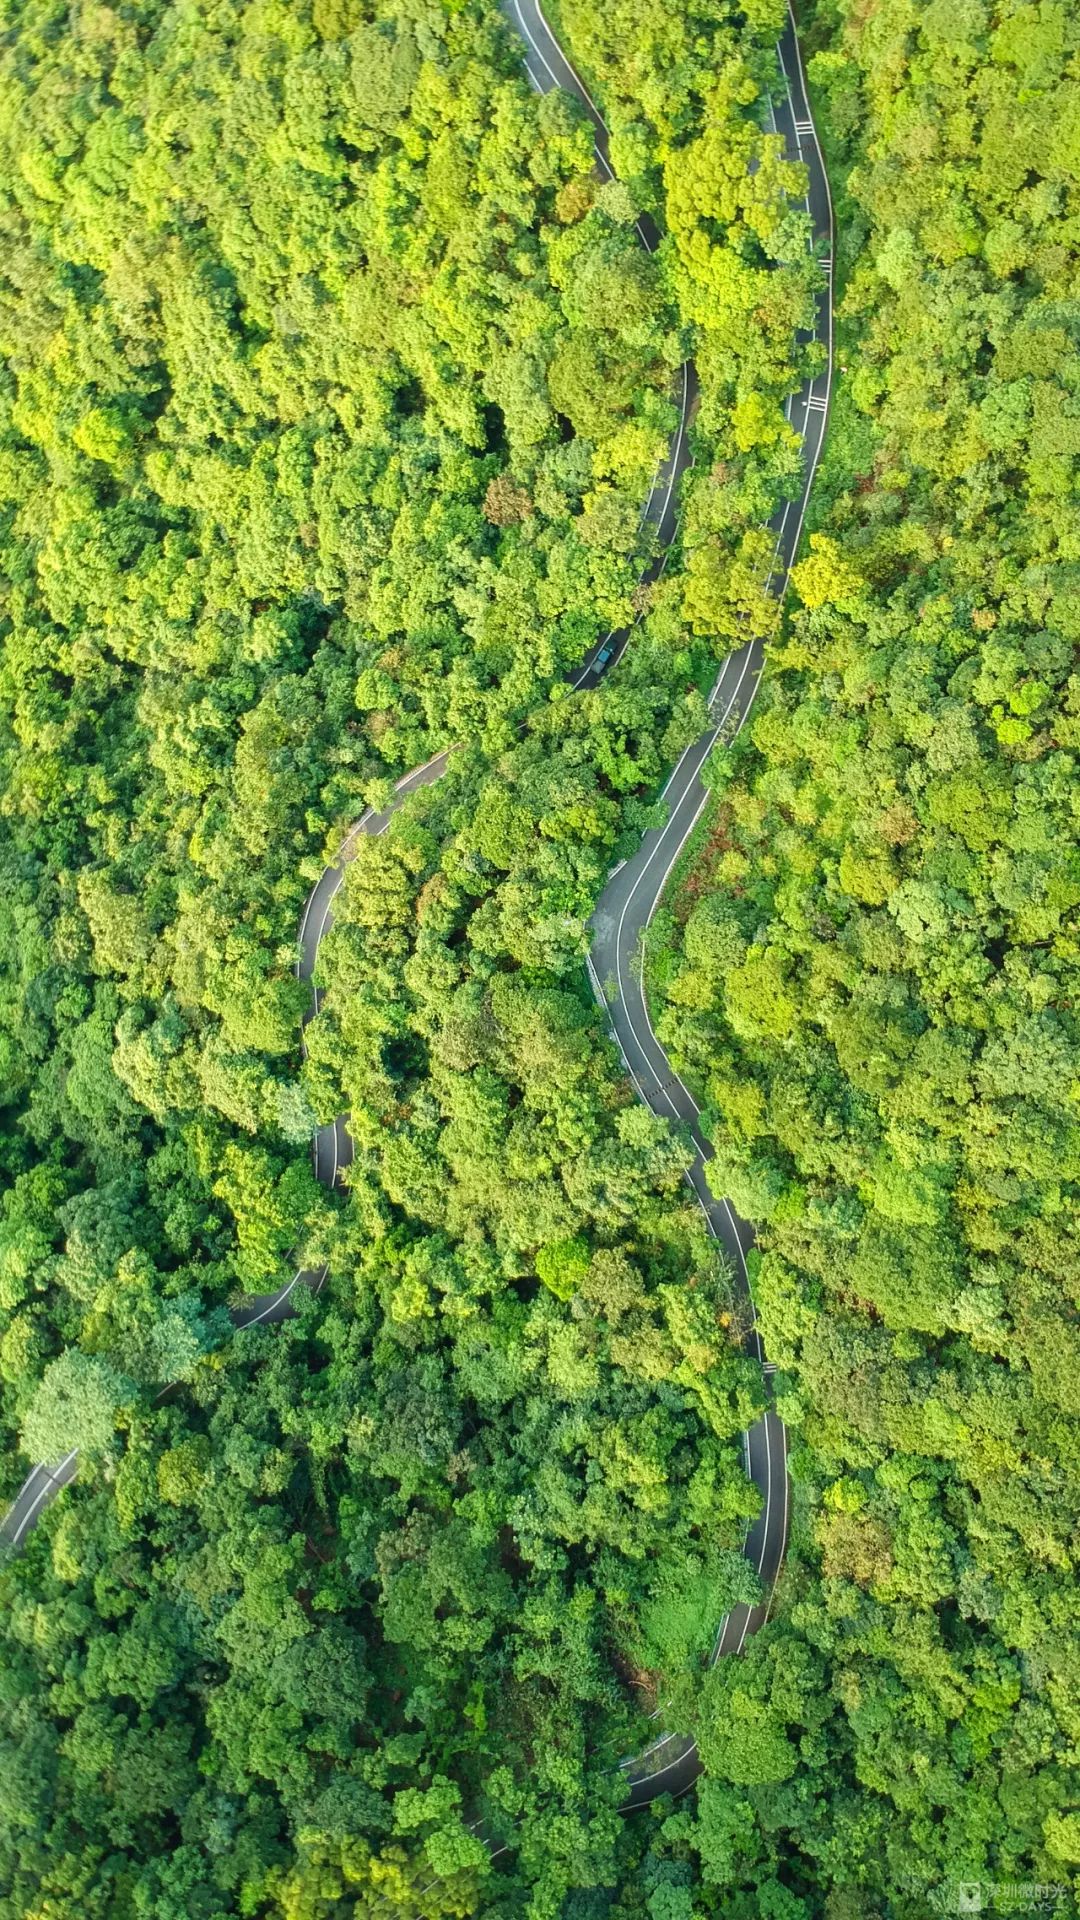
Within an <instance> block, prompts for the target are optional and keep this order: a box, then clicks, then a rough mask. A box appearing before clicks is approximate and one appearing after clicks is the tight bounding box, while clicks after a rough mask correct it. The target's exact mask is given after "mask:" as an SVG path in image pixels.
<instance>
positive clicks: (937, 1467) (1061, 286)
mask: <svg viewBox="0 0 1080 1920" xmlns="http://www.w3.org/2000/svg"><path fill="white" fill-rule="evenodd" d="M813 44H814V45H816V46H817V49H818V51H817V52H816V54H815V56H814V58H813V59H812V61H811V64H810V75H811V80H812V81H813V82H814V83H816V88H817V98H818V100H819V102H820V103H821V109H822V119H823V124H824V127H825V129H826V132H827V134H828V136H829V138H830V140H831V143H832V145H831V151H832V175H833V181H834V187H835V188H839V189H841V191H840V193H839V195H838V206H837V227H838V234H839V236H840V258H841V264H842V267H843V277H844V292H843V297H842V300H841V303H840V308H839V339H838V352H837V359H838V363H839V366H840V367H841V368H843V372H841V373H839V374H838V382H837V388H836V392H835V396H834V406H833V419H832V425H831V428H830V441H829V450H828V453H827V457H826V464H825V468H824V470H823V472H822V474H821V476H820V479H819V482H818V486H817V489H816V492H815V495H814V501H813V506H812V528H813V531H812V533H811V538H810V543H809V547H808V549H807V550H806V551H805V554H804V558H803V559H802V561H801V563H800V565H798V566H797V567H796V569H795V572H794V587H795V590H796V596H797V598H796V599H795V601H794V602H793V605H792V607H791V608H790V609H789V621H788V625H787V628H786V631H785V633H784V635H783V637H782V639H781V641H780V642H779V643H778V644H777V645H776V647H775V648H774V649H773V651H772V655H771V660H770V668H769V672H768V675H767V677H766V683H765V686H764V687H763V690H762V695H761V697H760V699H759V702H758V705H757V707H756V710H755V713H754V716H753V719H752V721H751V723H750V725H749V727H748V728H747V730H746V733H745V734H744V736H743V738H742V739H741V740H740V742H739V745H738V748H737V749H736V750H735V752H734V753H733V754H731V753H729V754H728V755H727V756H726V757H725V758H724V760H723V762H722V764H721V766H720V767H718V769H717V774H718V784H717V791H716V795H715V799H714V803H713V806H712V809H711V811H710V813H709V815H708V816H707V817H706V819H705V820H704V822H703V824H702V829H701V832H700V835H699V837H698V839H697V841H696V843H695V845H694V847H693V849H692V850H691V852H690V855H689V857H688V859H687V861H686V862H685V864H684V869H683V872H682V873H681V875H680V876H679V884H678V885H677V887H676V888H675V890H674V891H673V893H672V895H671V896H670V898H669V902H668V910H667V912H666V913H665V914H664V916H663V917H662V919H661V920H660V921H658V922H657V923H656V924H655V925H654V930H653V934H652V937H651V949H650V953H649V959H648V967H649V977H650V983H651V998H652V1005H653V1010H654V1017H655V1020H656V1026H657V1031H658V1033H659V1035H660V1038H661V1040H662V1042H663V1044H664V1045H665V1046H666V1047H667V1049H668V1051H669V1054H670V1057H671V1059H672V1061H673V1063H674V1064H675V1065H676V1066H677V1067H678V1068H679V1069H680V1070H681V1071H682V1072H683V1073H685V1074H686V1075H687V1076H688V1077H689V1078H690V1080H691V1082H692V1083H693V1084H695V1085H696V1086H697V1088H698V1090H699V1093H700V1095H701V1097H702V1098H703V1099H704V1100H705V1102H706V1104H707V1109H708V1113H709V1116H710V1130H711V1134H712V1138H713V1140H714V1142H715V1146H716V1163H715V1165H716V1175H715V1179H716V1184H717V1186H718V1188H719V1189H720V1190H722V1191H725V1192H727V1193H730V1194H731V1195H732V1196H733V1198H734V1200H735V1202H736V1204H737V1205H738V1206H739V1207H740V1208H741V1209H742V1210H743V1211H744V1212H745V1213H746V1214H747V1215H748V1217H750V1218H751V1219H754V1220H755V1221H757V1222H759V1223H761V1226H760V1234H761V1255H760V1267H759V1271H758V1274H757V1277H756V1281H755V1293H756V1299H757V1303H758V1309H759V1313H760V1317H761V1321H762V1325H763V1328H764V1332H765V1337H766V1341H767V1345H768V1349H769V1352H770V1354H771V1356H772V1358H773V1359H774V1360H775V1361H777V1362H778V1363H779V1364H780V1367H781V1370H782V1372H781V1382H780V1387H779V1393H780V1406H781V1410H782V1412H783V1417H784V1419H785V1421H786V1422H788V1424H789V1429H790V1430H791V1432H792V1434H793V1437H794V1439H795V1441H796V1453H795V1467H796V1473H797V1480H798V1484H799V1489H800V1513H801V1524H800V1540H799V1547H800V1559H801V1564H800V1565H799V1566H798V1568H797V1569H796V1568H795V1567H793V1566H791V1565H790V1564H789V1572H788V1581H789V1588H788V1594H787V1606H786V1608H785V1609H784V1611H783V1614H782V1617H781V1620H780V1621H779V1622H778V1624H777V1628H776V1630H775V1642H774V1647H773V1649H771V1650H770V1651H771V1657H772V1658H773V1659H775V1660H778V1661H779V1660H780V1659H781V1653H780V1648H781V1647H784V1648H785V1650H786V1651H785V1653H784V1655H783V1658H785V1659H786V1660H788V1661H796V1660H797V1661H799V1662H801V1663H803V1667H804V1668H808V1670H809V1671H811V1672H812V1673H813V1674H814V1675H815V1683H814V1689H813V1690H814V1695H815V1705H816V1711H817V1714H818V1716H819V1720H820V1725H819V1727H818V1729H817V1731H816V1734H815V1748H814V1751H813V1752H812V1753H810V1752H809V1751H806V1750H804V1765H803V1766H802V1767H801V1768H800V1769H799V1770H797V1771H792V1772H791V1775H790V1778H789V1779H787V1780H786V1781H785V1783H784V1784H783V1785H782V1786H780V1785H777V1786H774V1787H772V1788H771V1789H769V1790H768V1791H767V1792H766V1793H765V1794H763V1795H762V1797H761V1798H760V1799H759V1800H758V1801H757V1803H756V1814H757V1820H756V1822H754V1821H749V1820H748V1821H747V1822H746V1823H745V1824H743V1825H741V1826H740V1828H739V1831H738V1833H737V1835H736V1833H735V1831H734V1822H733V1819H732V1814H731V1810H730V1804H729V1803H723V1802H722V1799H721V1793H720V1790H719V1789H718V1788H716V1787H713V1786H712V1785H710V1786H709V1787H708V1788H707V1789H706V1791H705V1796H704V1797H703V1805H708V1804H709V1803H710V1800H711V1799H712V1798H713V1797H714V1796H715V1801H716V1804H717V1806H718V1807H719V1806H720V1805H721V1804H724V1807H725V1811H724V1818H725V1819H726V1820H727V1821H728V1822H730V1823H731V1831H730V1837H729V1838H727V1839H726V1840H725V1841H724V1843H723V1846H722V1848H721V1849H720V1854H719V1860H718V1866H719V1869H720V1871H721V1877H722V1878H723V1879H725V1880H727V1879H728V1878H729V1877H730V1878H731V1879H734V1880H735V1881H737V1882H738V1881H742V1882H743V1884H745V1885H746V1886H748V1887H752V1886H753V1884H754V1882H755V1880H756V1879H757V1878H758V1876H759V1875H760V1874H761V1872H762V1871H763V1870H764V1863H765V1862H766V1861H767V1860H771V1861H773V1862H777V1863H782V1871H783V1874H784V1877H785V1879H788V1877H789V1876H791V1875H792V1874H793V1873H794V1872H795V1871H796V1869H795V1866H794V1861H795V1859H796V1858H798V1857H799V1856H804V1862H805V1859H806V1858H809V1859H813V1860H814V1861H815V1862H822V1863H824V1864H825V1871H826V1876H827V1877H828V1876H829V1875H831V1874H832V1873H834V1872H835V1871H836V1868H835V1867H834V1866H831V1865H830V1864H829V1863H830V1862H833V1861H835V1860H837V1859H838V1858H839V1849H841V1848H843V1849H845V1851H846V1856H847V1868H846V1871H847V1873H848V1874H850V1875H851V1877H852V1878H853V1879H854V1880H855V1881H856V1882H857V1883H858V1884H860V1886H861V1887H863V1888H865V1892H862V1891H860V1894H859V1905H858V1909H857V1910H858V1911H859V1912H860V1913H866V1912H868V1911H873V1910H874V1896H875V1893H876V1896H877V1898H878V1899H879V1900H880V1901H881V1902H883V1903H890V1904H889V1905H888V1906H887V1908H886V1907H885V1906H883V1907H882V1910H883V1911H884V1910H889V1911H892V1910H895V1909H894V1907H893V1906H892V1904H891V1903H893V1902H897V1901H904V1900H906V1902H907V1903H908V1907H909V1909H910V1910H911V1911H912V1912H921V1911H924V1910H925V1905H926V1893H925V1889H926V1888H927V1887H928V1886H932V1885H933V1884H934V1882H935V1881H938V1882H948V1881H949V1880H956V1881H959V1880H977V1881H982V1882H989V1883H995V1884H996V1883H1016V1882H1025V1881H1038V1882H1043V1883H1046V1884H1047V1885H1048V1886H1051V1885H1052V1886H1057V1887H1061V1888H1062V1891H1061V1892H1060V1893H1059V1894H1057V1895H1055V1896H1053V1899H1052V1901H1051V1904H1060V1906H1061V1910H1070V1909H1069V1907H1068V1906H1066V1905H1065V1902H1066V1899H1067V1896H1066V1894H1065V1893H1064V1890H1063V1889H1064V1886H1065V1885H1066V1884H1067V1883H1069V1882H1070V1880H1071V1877H1072V1875H1073V1873H1074V1872H1075V1869H1076V1867H1077V1865H1080V1816H1078V1811H1077V1808H1078V1804H1080V1802H1078V1797H1077V1782H1076V1774H1075V1754H1076V1739H1077V1733H1078V1731H1080V1671H1078V1668H1077V1626H1078V1603H1077V1589H1076V1567H1077V1555H1078V1550H1080V1540H1078V1525H1080V1483H1078V1481H1077V1475H1076V1462H1077V1452H1078V1449H1077V1438H1078V1425H1077V1423H1078V1419H1080V1338H1078V1332H1077V1307H1078V1306H1080V1268H1078V1265H1077V1223H1078V1211H1080V1158H1078V1151H1080V1129H1078V1124H1077V1122H1078V1114H1077V1090H1078V1067H1080V1029H1078V1025H1077V1013H1076V1005H1077V999H1078V988H1080V975H1078V972H1077V960H1078V953H1080V947H1078V934H1080V920H1078V908H1080V853H1078V835H1077V813H1078V807H1080V783H1078V765H1077V757H1076V748H1077V744H1078V741H1080V734H1078V732H1077V711H1078V699H1080V680H1078V678H1077V675H1076V667H1075V659H1076V646H1077V642H1078V640H1080V517H1078V513H1077V479H1078V465H1077V456H1078V455H1080V306H1078V304H1077V298H1076V294H1077V284H1078V281H1077V271H1078V252H1077V236H1078V232H1080V228H1078V226H1077V214H1078V212H1080V144H1078V138H1077V134H1078V129H1080V24H1078V23H1077V20H1076V17H1075V12H1074V10H1071V9H1068V8H1066V7H1061V6H1055V5H1038V6H1018V7H1012V6H1008V5H1001V6H997V5H995V6H991V5H983V4H980V3H979V0H971V3H970V4H968V0H964V3H963V4H960V0H957V3H956V4H951V5H949V6H947V7H941V6H936V5H930V6H925V7H923V6H919V5H911V4H906V0H889V4H881V5H878V6H876V7H865V6H851V7H848V6H846V5H844V6H841V7H833V6H823V7H821V8H820V9H819V10H818V15H817V20H816V26H815V30H814V41H813ZM800 603H801V604H800ZM769 1657H770V1653H768V1652H767V1651H766V1649H765V1648H764V1647H761V1648H760V1649H759V1648H755V1650H754V1652H753V1653H752V1654H751V1656H750V1661H749V1664H750V1665H751V1666H754V1665H756V1664H757V1663H758V1662H763V1661H765V1660H767V1659H768V1658H769ZM715 1684H716V1685H717V1686H722V1687H724V1688H726V1689H727V1690H729V1693H732V1697H733V1698H737V1697H738V1696H739V1694H740V1692H741V1690H743V1689H744V1688H745V1686H746V1682H745V1679H744V1678H743V1677H741V1676H736V1675H734V1674H727V1673H725V1674H718V1675H717V1676H716V1680H715ZM732 1690H734V1691H733V1692H732ZM703 1751H704V1752H705V1754H706V1758H708V1757H709V1755H708V1749H707V1748H706V1749H703ZM739 1764H740V1756H739V1753H738V1747H737V1743H735V1742H734V1740H733V1736H732V1735H731V1733H730V1732H728V1733H726V1734H725V1735H724V1737H723V1740H722V1742H721V1743H720V1745H719V1746H717V1747H716V1748H715V1749H714V1758H713V1766H714V1767H715V1768H716V1769H717V1770H718V1771H719V1773H720V1774H721V1775H723V1774H724V1773H726V1774H727V1777H728V1778H731V1779H738V1778H739V1773H738V1771H737V1769H738V1767H739ZM744 1777H747V1776H744ZM758 1777H759V1778H761V1777H762V1776H761V1775H759V1776H758ZM841 1783H843V1784H841ZM755 1825H756V1829H757V1838H756V1840H755V1841H754V1842H750V1840H749V1838H748V1834H749V1832H751V1831H753V1829H754V1827H755ZM879 1853H880V1856H881V1857H879V1858H875V1856H876V1855H878V1854H879ZM740 1856H741V1857H740ZM954 1904H955V1903H954ZM729 1910H730V1909H727V1908H725V1911H729ZM841 1910H842V1911H843V1912H844V1913H846V1912H847V1911H848V1908H846V1907H845V1908H842V1909H840V1908H837V1907H836V1905H835V1901H834V1907H833V1909H832V1911H833V1912H839V1911H841ZM855 1910H856V1909H855V1908H854V1907H852V1909H851V1911H855ZM901 1910H902V1909H901Z"/></svg>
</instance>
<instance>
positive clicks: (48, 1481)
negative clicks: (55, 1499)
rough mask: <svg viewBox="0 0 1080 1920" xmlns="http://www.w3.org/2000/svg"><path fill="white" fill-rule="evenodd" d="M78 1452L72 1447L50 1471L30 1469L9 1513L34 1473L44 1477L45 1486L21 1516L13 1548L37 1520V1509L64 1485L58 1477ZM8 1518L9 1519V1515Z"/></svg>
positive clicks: (13, 1539) (13, 1508)
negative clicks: (41, 1474)
mask: <svg viewBox="0 0 1080 1920" xmlns="http://www.w3.org/2000/svg"><path fill="white" fill-rule="evenodd" d="M78 1451H79V1449H78V1448H77V1447H73V1448H72V1450H71V1452H70V1453H67V1454H65V1455H64V1458H63V1459H62V1460H61V1462H60V1464H59V1466H56V1467H53V1468H52V1469H51V1470H50V1469H49V1468H48V1467H46V1466H37V1467H31V1469H30V1472H29V1473H28V1474H27V1476H26V1479H25V1480H24V1481H23V1483H22V1486H21V1487H20V1489H19V1492H18V1493H17V1494H16V1496H15V1501H14V1503H13V1506H12V1509H11V1511H12V1512H14V1510H15V1507H17V1506H18V1504H19V1501H20V1499H21V1498H22V1495H23V1494H24V1493H25V1492H26V1489H27V1487H28V1486H29V1484H30V1481H31V1480H32V1479H33V1477H34V1475H35V1473H43V1474H44V1475H45V1485H44V1486H43V1487H42V1488H41V1490H40V1492H39V1493H37V1494H35V1496H34V1498H33V1500H32V1501H31V1503H30V1505H29V1506H28V1507H27V1509H26V1512H25V1513H24V1514H23V1517H22V1519H21V1520H20V1522H19V1524H18V1526H17V1527H16V1529H15V1532H14V1533H13V1534H12V1536H11V1544H12V1546H13V1547H17V1546H18V1544H19V1542H20V1540H21V1539H22V1537H23V1534H24V1533H25V1532H26V1529H27V1527H28V1526H30V1525H31V1523H32V1522H33V1521H34V1520H35V1519H36V1518H37V1514H38V1510H39V1508H40V1507H41V1506H42V1505H43V1504H44V1503H45V1501H47V1500H49V1499H50V1498H51V1497H52V1495H53V1494H55V1493H59V1491H60V1488H61V1486H62V1485H66V1482H62V1481H61V1480H60V1475H61V1474H62V1473H63V1471H64V1469H65V1467H70V1465H71V1463H72V1461H73V1460H74V1459H75V1457H76V1455H77V1454H78ZM8 1517H9V1518H10V1515H9V1516H8Z"/></svg>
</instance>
